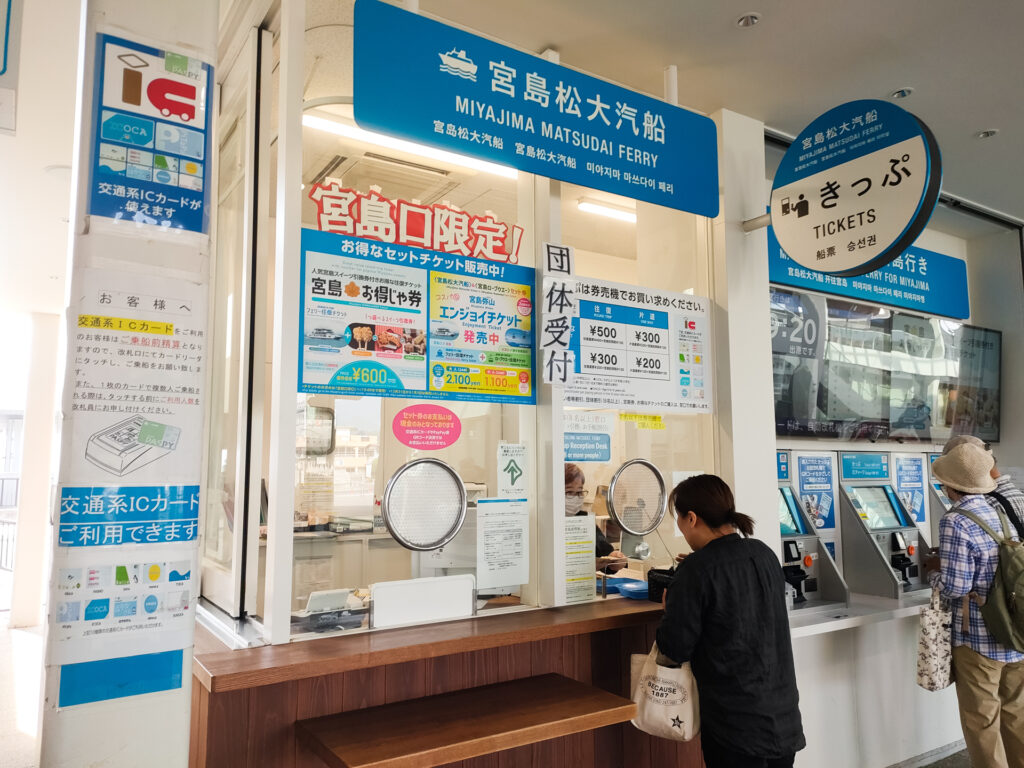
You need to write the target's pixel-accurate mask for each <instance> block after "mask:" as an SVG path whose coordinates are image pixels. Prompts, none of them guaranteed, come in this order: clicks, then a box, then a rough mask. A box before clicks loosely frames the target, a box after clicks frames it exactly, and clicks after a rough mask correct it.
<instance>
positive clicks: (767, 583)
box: [658, 475, 805, 768]
mask: <svg viewBox="0 0 1024 768" xmlns="http://www.w3.org/2000/svg"><path fill="white" fill-rule="evenodd" d="M672 505H673V507H674V509H675V511H676V524H677V525H678V526H679V530H680V531H681V532H682V534H683V536H684V537H685V538H686V541H687V543H688V544H689V545H690V548H691V549H692V550H693V553H692V554H690V555H688V556H687V557H685V558H684V559H683V560H682V561H681V562H680V563H679V566H678V567H677V568H676V573H675V577H674V578H673V580H672V583H671V585H670V586H669V587H668V589H667V590H666V597H665V615H664V617H663V618H662V620H661V625H660V627H659V628H658V650H659V651H660V652H661V654H662V655H663V656H667V657H668V658H669V659H671V660H673V661H675V662H678V663H680V664H681V663H683V662H687V661H689V662H690V666H691V668H692V669H693V676H694V678H695V679H696V681H697V691H698V694H699V699H700V719H701V746H702V749H703V752H704V762H705V764H706V765H707V768H719V767H720V766H727V767H728V768H748V766H749V767H750V768H790V766H792V765H793V760H794V757H795V754H796V752H797V751H798V750H800V749H803V747H804V746H805V742H804V734H803V727H802V725H801V722H800V709H799V707H798V702H799V695H798V693H797V688H796V674H795V672H794V669H793V648H792V644H791V642H790V637H789V617H788V615H787V611H786V599H785V582H784V580H783V578H782V569H781V567H780V566H779V560H778V558H777V557H776V556H775V553H773V552H772V551H771V550H770V549H769V548H768V547H767V546H765V545H764V543H762V542H760V541H758V540H757V539H751V538H747V537H749V536H751V535H752V534H753V532H754V521H753V520H751V519H750V518H749V517H748V516H747V515H744V514H741V513H739V512H737V511H736V506H735V502H734V500H733V495H732V491H731V490H730V489H729V486H728V485H726V483H725V481H723V480H722V479H721V478H720V477H716V476H715V475H698V476H696V477H691V478H688V479H687V480H684V481H683V482H681V483H680V484H679V485H678V486H676V489H675V490H674V491H673V492H672ZM740 534H743V536H742V537H741V536H740Z"/></svg>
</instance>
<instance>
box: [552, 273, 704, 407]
mask: <svg viewBox="0 0 1024 768" xmlns="http://www.w3.org/2000/svg"><path fill="white" fill-rule="evenodd" d="M576 296H577V297H578V299H579V317H578V318H574V319H573V335H572V342H571V345H570V346H571V349H572V350H573V352H575V355H576V376H575V378H574V379H573V381H572V383H571V384H570V385H568V386H566V388H565V404H566V405H573V406H583V407H586V408H628V409H630V410H634V411H656V412H658V413H663V412H665V411H676V412H698V413H711V411H712V391H713V390H712V381H711V377H712V365H711V356H710V354H711V332H710V312H709V303H708V300H707V299H705V298H702V297H700V296H690V295H688V294H685V293H671V292H669V291H659V290H657V289H652V288H638V287H637V286H634V285H623V284H620V283H610V282H606V281H600V280H590V279H586V278H581V279H579V281H578V287H577V290H576Z"/></svg>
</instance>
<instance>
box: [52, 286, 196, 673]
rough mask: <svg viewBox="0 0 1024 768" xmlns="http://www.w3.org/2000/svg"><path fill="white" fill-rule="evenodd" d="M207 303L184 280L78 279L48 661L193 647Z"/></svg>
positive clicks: (70, 331)
mask: <svg viewBox="0 0 1024 768" xmlns="http://www.w3.org/2000/svg"><path fill="white" fill-rule="evenodd" d="M206 294H207V289H206V287H205V286H203V285H200V284H197V283H194V282H192V281H189V280H184V279H175V278H168V277H158V276H155V275H149V274H140V273H134V272H133V273H129V272H122V271H117V270H108V269H83V270H79V271H78V272H77V273H76V280H75V288H74V293H73V297H72V303H71V309H70V318H71V323H70V327H69V329H68V347H69V349H68V360H69V367H71V368H72V369H73V371H74V375H73V376H72V377H70V378H69V385H68V388H67V390H66V392H65V427H64V428H65V430H67V431H68V432H69V433H70V435H71V440H70V450H69V452H68V456H67V457H66V459H65V461H64V464H63V466H62V469H61V475H60V484H59V488H58V495H57V500H56V504H57V509H56V516H55V520H54V522H55V528H56V531H55V534H56V538H57V547H56V549H55V554H54V561H53V574H54V576H53V583H52V592H51V603H50V609H49V619H50V625H49V641H48V663H49V664H77V663H81V662H91V661H99V660H103V659H113V658H121V657H127V656H134V655H139V654H150V653H159V652H164V651H172V650H179V649H182V648H188V647H189V646H191V644H192V632H193V626H194V623H195V615H194V614H195V601H196V598H197V593H198V578H197V577H196V571H197V568H196V562H197V552H196V542H197V540H198V536H199V481H200V476H201V457H202V441H203V408H204V405H205V398H204V392H203V387H204V383H205V379H206V364H207V362H206Z"/></svg>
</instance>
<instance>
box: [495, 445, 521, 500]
mask: <svg viewBox="0 0 1024 768" xmlns="http://www.w3.org/2000/svg"><path fill="white" fill-rule="evenodd" d="M526 486H527V478H526V445H525V444H523V443H501V444H500V445H499V446H498V496H500V497H501V498H503V499H520V498H523V497H524V496H526V495H527V492H526V491H527V489H526Z"/></svg>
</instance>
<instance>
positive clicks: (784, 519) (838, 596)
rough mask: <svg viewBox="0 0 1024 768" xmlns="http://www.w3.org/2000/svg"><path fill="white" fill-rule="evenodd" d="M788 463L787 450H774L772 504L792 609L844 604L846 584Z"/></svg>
mask: <svg viewBox="0 0 1024 768" xmlns="http://www.w3.org/2000/svg"><path fill="white" fill-rule="evenodd" d="M789 462H790V457H789V452H788V451H778V452H777V456H776V470H777V476H778V481H779V489H778V495H777V497H776V499H775V503H776V506H777V509H778V518H779V533H780V534H781V535H782V553H781V554H782V573H783V575H784V577H785V579H786V583H787V584H788V585H789V591H790V595H791V598H792V609H793V610H801V611H803V610H809V609H815V608H822V609H829V608H834V607H835V606H836V605H838V604H842V605H845V604H846V602H847V599H848V596H849V592H848V590H847V589H846V584H845V582H844V581H843V578H842V575H841V574H840V573H839V568H838V567H837V566H836V562H835V559H834V558H833V556H832V554H831V550H830V548H829V547H828V546H827V545H826V542H824V541H823V540H822V538H821V536H820V529H819V528H818V527H817V526H816V525H815V524H814V523H813V522H812V520H811V518H810V517H809V516H808V514H807V512H806V510H805V507H804V505H803V504H802V503H801V499H800V497H799V496H798V495H797V493H796V491H795V489H794V487H793V485H792V481H793V479H794V478H793V477H792V474H791V472H790V470H789ZM833 546H834V544H833Z"/></svg>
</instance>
